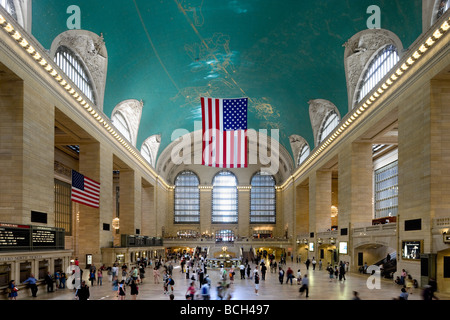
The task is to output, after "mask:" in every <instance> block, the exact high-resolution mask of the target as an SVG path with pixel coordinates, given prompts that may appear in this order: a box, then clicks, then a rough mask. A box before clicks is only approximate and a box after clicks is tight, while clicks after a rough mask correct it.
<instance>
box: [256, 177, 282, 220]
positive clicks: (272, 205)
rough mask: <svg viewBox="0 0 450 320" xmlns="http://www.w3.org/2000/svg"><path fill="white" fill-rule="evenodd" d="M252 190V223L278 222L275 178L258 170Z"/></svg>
mask: <svg viewBox="0 0 450 320" xmlns="http://www.w3.org/2000/svg"><path fill="white" fill-rule="evenodd" d="M251 185H252V190H251V192H250V223H276V200H275V198H276V196H275V179H274V178H273V177H272V176H271V175H268V174H265V173H261V172H258V173H257V174H256V175H254V176H253V178H252V181H251Z"/></svg>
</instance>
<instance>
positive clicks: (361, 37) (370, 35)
mask: <svg viewBox="0 0 450 320" xmlns="http://www.w3.org/2000/svg"><path fill="white" fill-rule="evenodd" d="M389 44H392V45H394V46H395V47H396V48H397V51H398V54H399V55H400V58H401V56H402V53H403V44H402V42H401V41H400V39H399V38H398V37H397V36H396V35H395V34H394V33H392V32H391V31H389V30H384V29H368V30H364V31H361V32H359V33H357V34H355V35H354V36H353V37H351V38H350V39H349V40H348V41H347V42H346V43H345V44H344V47H345V53H344V65H345V75H346V78H347V94H348V109H349V111H351V110H352V109H353V107H354V105H355V100H356V92H357V89H358V86H359V83H360V81H362V79H361V77H362V76H363V75H364V71H365V68H366V67H367V66H368V64H369V63H370V61H371V60H372V57H373V56H375V55H376V54H377V53H378V51H379V50H381V49H382V48H384V47H385V46H386V45H389Z"/></svg>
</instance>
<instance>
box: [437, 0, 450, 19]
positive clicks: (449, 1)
mask: <svg viewBox="0 0 450 320" xmlns="http://www.w3.org/2000/svg"><path fill="white" fill-rule="evenodd" d="M449 8H450V0H439V6H438V9H437V10H438V11H437V14H436V18H437V19H439V18H440V17H442V16H443V15H444V13H445V12H447V10H448V9H449Z"/></svg>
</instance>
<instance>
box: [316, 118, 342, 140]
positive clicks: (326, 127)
mask: <svg viewBox="0 0 450 320" xmlns="http://www.w3.org/2000/svg"><path fill="white" fill-rule="evenodd" d="M338 124H339V116H338V114H337V113H336V112H335V111H330V112H329V113H328V115H327V116H326V117H325V119H324V121H323V123H322V127H321V128H320V132H319V143H322V142H323V141H324V140H325V138H326V137H327V136H328V135H329V134H330V133H331V132H332V131H333V130H334V129H335V128H336V127H337V126H338Z"/></svg>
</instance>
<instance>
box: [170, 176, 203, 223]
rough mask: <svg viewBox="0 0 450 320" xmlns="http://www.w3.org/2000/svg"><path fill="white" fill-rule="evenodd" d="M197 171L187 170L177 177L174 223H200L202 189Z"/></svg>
mask: <svg viewBox="0 0 450 320" xmlns="http://www.w3.org/2000/svg"><path fill="white" fill-rule="evenodd" d="M198 185H199V180H198V177H197V175H196V174H195V173H193V172H191V171H185V172H182V173H180V174H179V175H178V176H177V178H176V179H175V214H174V223H200V190H199V189H198Z"/></svg>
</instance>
